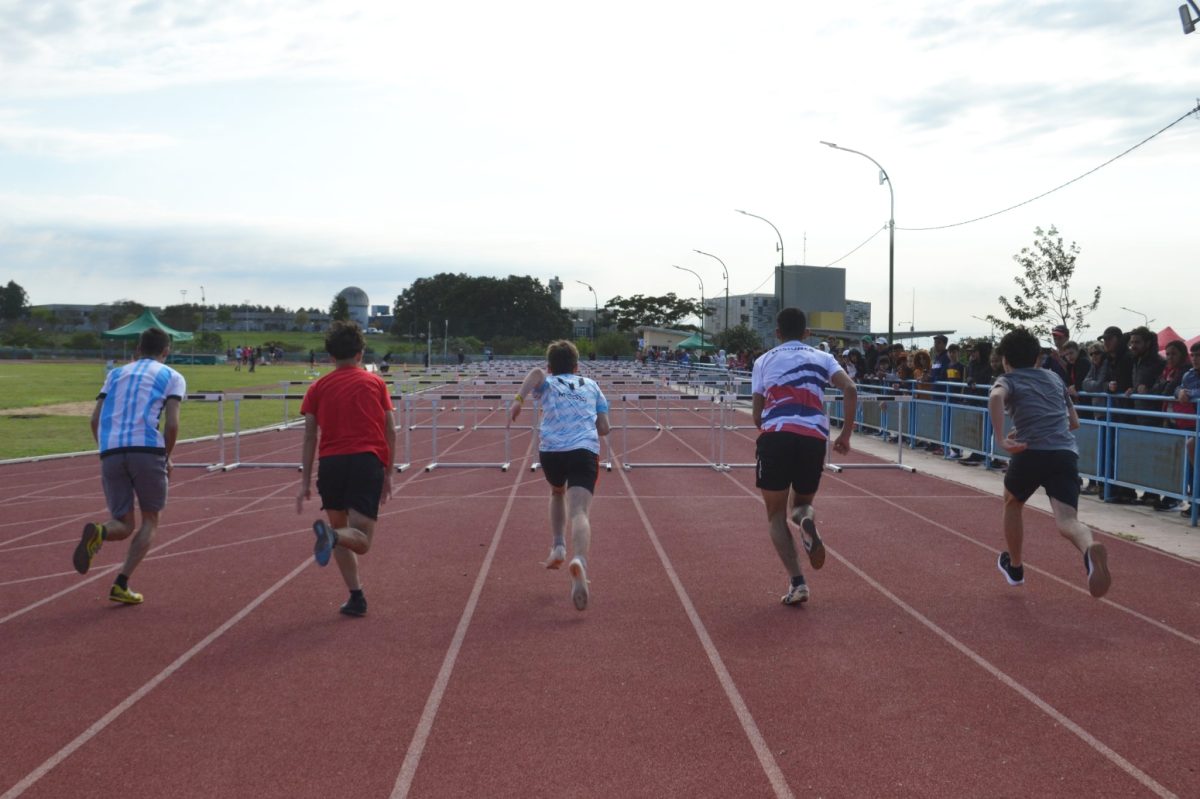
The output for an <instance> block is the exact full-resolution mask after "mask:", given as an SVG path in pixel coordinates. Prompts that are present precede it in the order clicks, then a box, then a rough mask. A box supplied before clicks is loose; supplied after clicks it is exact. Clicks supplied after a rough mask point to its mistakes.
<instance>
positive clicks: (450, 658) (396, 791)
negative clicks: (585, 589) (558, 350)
mask: <svg viewBox="0 0 1200 799" xmlns="http://www.w3.org/2000/svg"><path fill="white" fill-rule="evenodd" d="M532 447H533V439H532V438H531V439H530V441H529V444H528V445H526V449H525V456H524V458H523V459H519V460H518V461H517V463H520V466H517V467H515V468H514V471H515V472H516V475H515V479H514V480H513V486H512V489H511V490H510V491H509V493H508V501H507V502H506V503H505V504H504V511H503V512H502V513H501V514H500V521H499V522H497V523H496V531H495V532H494V533H492V543H491V546H489V547H488V551H487V555H485V556H484V558H483V564H482V565H481V566H480V567H479V574H478V575H477V576H476V577H475V585H474V587H472V589H471V595H470V597H468V598H467V604H466V607H464V608H463V612H462V617H461V618H459V620H458V627H457V628H455V630H454V637H453V638H452V639H451V640H450V648H449V649H447V650H446V656H445V657H444V658H443V659H442V667H441V669H439V670H438V675H437V679H436V680H434V683H433V689H432V690H431V691H430V692H429V698H428V699H426V700H425V709H424V710H422V711H421V719H420V721H419V722H417V729H416V730H415V731H414V732H413V737H412V741H411V742H410V743H409V744H408V751H407V752H406V753H405V755H404V762H403V763H402V764H401V765H400V774H399V775H398V776H397V777H396V784H395V786H393V788H392V794H391V795H392V799H402V798H403V797H406V796H408V792H409V790H411V789H412V782H413V779H414V778H415V777H416V774H417V767H418V766H419V765H420V764H421V755H422V754H423V753H424V751H425V745H426V744H427V743H428V742H429V734H430V733H431V732H432V730H433V722H434V720H435V719H436V718H437V713H438V708H439V707H441V704H442V698H443V697H444V696H445V695H446V686H447V685H449V683H450V675H451V674H452V673H453V671H454V664H455V663H456V662H457V661H458V653H459V651H460V650H461V649H462V644H463V640H464V639H465V638H466V637H467V628H468V627H469V626H470V625H471V618H472V617H473V616H474V615H475V607H476V605H478V604H479V595H480V594H481V593H482V592H483V584H484V582H485V581H486V580H487V576H488V572H489V571H490V570H491V568H492V559H493V558H494V557H495V555H496V549H497V548H498V547H499V545H500V537H501V535H503V533H504V526H505V525H506V524H507V523H508V515H509V513H510V512H512V507H513V503H514V502H515V501H516V498H517V489H518V488H520V486H521V478H522V476H523V475H522V472H523V471H524V469H523V468H522V467H523V466H524V462H525V461H527V460H528V459H529V452H530V450H531V449H532ZM0 799H3V797H0Z"/></svg>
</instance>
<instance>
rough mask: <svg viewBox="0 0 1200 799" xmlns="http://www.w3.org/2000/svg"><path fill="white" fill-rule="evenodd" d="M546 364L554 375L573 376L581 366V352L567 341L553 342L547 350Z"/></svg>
mask: <svg viewBox="0 0 1200 799" xmlns="http://www.w3.org/2000/svg"><path fill="white" fill-rule="evenodd" d="M546 363H547V364H548V365H549V366H550V374H552V375H569V374H572V373H573V372H574V371H575V368H576V367H577V366H579V350H577V349H576V348H575V345H574V344H572V343H571V342H569V341H567V340H565V339H563V340H559V341H553V342H551V343H550V346H549V347H547V348H546Z"/></svg>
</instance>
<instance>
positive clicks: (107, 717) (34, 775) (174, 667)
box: [0, 558, 311, 799]
mask: <svg viewBox="0 0 1200 799" xmlns="http://www.w3.org/2000/svg"><path fill="white" fill-rule="evenodd" d="M310 562H311V561H310V560H309V559H308V558H306V559H305V560H304V562H303V563H301V564H300V565H299V566H297V567H296V568H294V569H292V571H291V572H290V573H288V575H287V576H285V577H283V578H282V579H280V580H279V581H278V582H276V583H275V584H274V585H273V586H271V587H270V588H268V589H267V590H266V591H264V592H262V593H261V594H259V595H258V596H257V597H256V598H255V599H254V600H253V601H251V602H250V604H248V605H246V607H244V608H242V609H241V610H239V611H238V612H237V613H235V614H234V615H233V616H231V617H230V618H229V619H228V620H226V622H225V623H224V624H222V625H221V626H220V627H218V628H217V629H215V630H213V631H212V632H211V633H209V634H208V635H206V636H205V637H204V638H203V639H202V640H201V641H200V642H199V643H197V644H195V645H194V646H193V647H192V648H191V649H189V650H188V651H186V652H184V653H183V654H182V655H180V656H179V657H178V658H176V659H175V661H174V662H173V663H171V665H169V666H167V667H166V668H165V669H163V670H162V671H160V672H159V673H158V674H156V675H155V676H154V677H153V678H151V679H150V680H149V681H148V682H146V683H145V684H144V685H143V686H142V687H141V688H138V689H137V690H136V691H134V692H133V693H132V694H130V695H129V696H127V697H125V699H124V700H123V701H122V702H121V703H120V704H118V705H117V706H116V707H114V708H113V709H112V710H110V711H108V712H107V713H105V714H104V715H103V716H102V717H100V719H98V720H97V721H96V722H95V723H94V724H92V726H90V727H88V728H87V729H86V730H84V731H83V732H82V733H80V734H79V735H78V736H76V737H75V740H73V741H71V742H70V743H68V744H67V745H66V746H64V747H63V748H62V749H59V750H58V751H57V752H55V753H54V754H53V755H51V756H50V757H49V758H47V759H46V761H45V762H44V763H42V764H41V765H40V766H38V767H37V768H35V769H34V770H33V771H31V772H29V773H28V774H26V775H25V777H24V778H22V779H21V781H20V782H18V783H17V784H16V785H13V786H12V787H11V788H9V789H8V790H7V791H5V792H4V795H3V796H0V799H16V797H18V796H20V795H21V794H23V793H24V792H25V791H26V790H27V789H28V788H29V787H30V786H31V785H33V784H34V783H36V782H37V781H38V780H40V779H41V778H42V777H44V776H46V774H48V773H49V772H50V771H52V770H53V769H54V768H55V767H56V766H57V765H58V764H59V763H61V762H63V761H64V760H66V759H67V758H68V757H70V756H71V755H72V754H74V753H75V751H76V750H78V749H79V748H80V747H82V746H83V745H84V744H86V743H87V742H88V741H91V740H92V739H93V738H95V737H96V736H97V735H99V734H100V733H101V732H103V731H104V729H105V728H106V727H108V725H110V724H112V723H113V722H114V721H116V720H117V718H119V717H120V716H121V714H122V713H124V712H125V711H126V710H129V708H131V707H133V706H134V705H135V704H137V702H138V701H139V700H141V699H142V698H143V697H145V696H146V694H148V693H150V692H151V691H153V690H154V689H155V688H157V687H158V686H159V685H160V684H162V683H163V681H165V680H166V679H167V678H168V677H170V676H171V675H172V674H174V673H175V672H177V671H179V669H181V668H182V667H183V666H184V665H185V664H187V662H188V661H189V660H191V659H192V658H194V657H195V656H196V655H198V654H199V653H200V652H202V651H203V650H204V649H205V648H207V647H208V645H209V644H211V643H212V642H213V641H215V640H217V639H218V638H220V637H221V636H222V635H224V634H225V633H226V632H228V631H229V629H230V628H231V627H233V626H234V625H235V624H237V623H238V622H239V621H241V620H242V619H244V618H246V616H248V615H249V614H250V613H251V612H252V611H253V610H254V609H255V608H257V607H258V606H259V605H261V604H262V603H263V602H265V601H266V600H267V598H269V597H270V596H271V595H272V594H274V593H275V592H276V591H278V590H279V589H280V588H282V587H283V586H284V585H286V584H287V583H288V582H289V581H291V580H292V578H294V577H295V576H296V575H297V574H299V573H300V572H302V571H304V570H305V569H306V568H308V566H309V564H310Z"/></svg>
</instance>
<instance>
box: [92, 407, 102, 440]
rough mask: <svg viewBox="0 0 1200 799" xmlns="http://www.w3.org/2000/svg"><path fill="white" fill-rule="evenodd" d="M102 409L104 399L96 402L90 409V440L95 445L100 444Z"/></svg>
mask: <svg viewBox="0 0 1200 799" xmlns="http://www.w3.org/2000/svg"><path fill="white" fill-rule="evenodd" d="M103 407H104V397H101V398H100V399H98V400H96V407H95V408H93V409H92V438H94V439H95V440H96V443H97V444H99V443H100V409H101V408H103Z"/></svg>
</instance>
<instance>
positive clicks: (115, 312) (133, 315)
mask: <svg viewBox="0 0 1200 799" xmlns="http://www.w3.org/2000/svg"><path fill="white" fill-rule="evenodd" d="M111 308H112V313H110V314H109V316H108V329H109V330H112V329H114V328H118V327H120V326H121V325H126V324H129V323H130V322H132V321H133V320H134V319H137V318H138V317H139V316H141V315H142V311H144V310H146V306H145V305H142V304H141V303H140V302H134V301H133V300H117V301H116V302H114V303H113V304H112V306H111Z"/></svg>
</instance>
